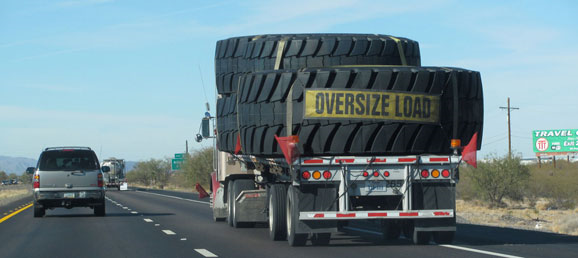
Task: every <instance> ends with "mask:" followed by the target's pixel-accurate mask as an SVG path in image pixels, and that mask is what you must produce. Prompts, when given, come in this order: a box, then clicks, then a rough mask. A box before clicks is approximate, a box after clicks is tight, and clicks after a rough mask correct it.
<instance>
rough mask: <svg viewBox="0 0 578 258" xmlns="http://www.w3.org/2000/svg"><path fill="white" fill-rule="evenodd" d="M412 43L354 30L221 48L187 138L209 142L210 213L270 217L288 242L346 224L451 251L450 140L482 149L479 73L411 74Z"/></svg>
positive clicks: (321, 238)
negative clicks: (207, 104)
mask: <svg viewBox="0 0 578 258" xmlns="http://www.w3.org/2000/svg"><path fill="white" fill-rule="evenodd" d="M388 47H389V48H391V49H389V48H388ZM417 47H418V46H417V42H414V41H411V40H408V39H403V38H396V37H392V36H384V35H360V34H288V35H259V36H247V37H237V38H231V39H227V40H222V41H219V42H218V43H217V50H216V58H215V66H216V76H217V90H218V97H217V108H216V110H217V111H216V116H215V117H211V116H210V114H208V113H207V114H206V117H205V118H204V119H203V120H202V134H199V135H197V140H198V141H200V140H202V139H204V138H213V139H214V141H215V151H214V161H215V162H214V171H213V173H212V174H211V178H212V184H211V191H212V194H211V197H212V209H213V218H214V219H215V220H216V221H224V220H227V221H228V223H229V225H231V226H232V227H248V226H252V225H254V224H255V223H257V222H262V223H263V222H264V223H268V224H269V235H270V238H271V239H272V240H287V241H288V242H289V244H290V245H291V246H302V245H305V244H306V243H307V240H308V239H310V241H311V243H312V244H313V245H327V244H329V243H330V239H331V233H334V232H337V231H338V230H339V229H340V228H341V227H343V226H345V225H347V224H348V223H350V222H351V221H355V220H367V222H369V223H374V225H378V226H379V229H380V230H381V231H382V232H383V236H384V237H385V238H386V239H395V238H398V237H399V236H400V234H401V233H404V234H405V235H406V236H407V237H409V238H411V239H413V241H414V243H416V244H427V243H429V242H430V239H432V238H433V240H434V241H435V242H437V243H451V242H452V241H453V238H454V233H455V231H456V214H455V186H456V183H457V182H458V180H459V163H460V161H461V158H462V157H461V142H467V141H468V140H470V139H472V140H476V141H471V142H474V143H475V144H474V145H473V149H474V150H477V149H479V148H480V146H481V141H480V139H481V133H482V128H483V99H482V97H483V96H482V85H481V79H480V75H479V73H478V72H474V71H469V70H465V69H460V68H448V67H421V66H420V63H419V60H420V59H419V49H417ZM388 49H389V50H388ZM213 119H214V122H215V123H214V127H215V128H214V132H215V133H214V134H212V133H211V130H210V121H211V120H213ZM469 149H472V148H469Z"/></svg>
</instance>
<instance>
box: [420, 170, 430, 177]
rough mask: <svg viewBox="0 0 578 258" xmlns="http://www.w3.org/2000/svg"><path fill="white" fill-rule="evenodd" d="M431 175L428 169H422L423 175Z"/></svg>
mask: <svg viewBox="0 0 578 258" xmlns="http://www.w3.org/2000/svg"><path fill="white" fill-rule="evenodd" d="M428 176H429V171H428V170H427V169H424V170H422V171H421V177H423V178H426V177H428Z"/></svg>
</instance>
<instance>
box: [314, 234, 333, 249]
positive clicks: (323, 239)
mask: <svg viewBox="0 0 578 258" xmlns="http://www.w3.org/2000/svg"><path fill="white" fill-rule="evenodd" d="M330 240H331V233H315V234H313V235H312V236H311V244H313V245H317V246H321V245H329V241H330Z"/></svg>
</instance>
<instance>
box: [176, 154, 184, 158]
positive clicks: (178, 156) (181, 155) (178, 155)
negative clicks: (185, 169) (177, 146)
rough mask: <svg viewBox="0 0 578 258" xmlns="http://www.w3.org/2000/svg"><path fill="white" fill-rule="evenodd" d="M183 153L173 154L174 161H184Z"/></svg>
mask: <svg viewBox="0 0 578 258" xmlns="http://www.w3.org/2000/svg"><path fill="white" fill-rule="evenodd" d="M184 158H185V153H175V159H184Z"/></svg>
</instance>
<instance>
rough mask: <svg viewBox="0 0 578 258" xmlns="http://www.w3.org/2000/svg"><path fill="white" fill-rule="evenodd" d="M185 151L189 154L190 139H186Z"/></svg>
mask: <svg viewBox="0 0 578 258" xmlns="http://www.w3.org/2000/svg"><path fill="white" fill-rule="evenodd" d="M185 152H186V153H187V154H189V140H185Z"/></svg>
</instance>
